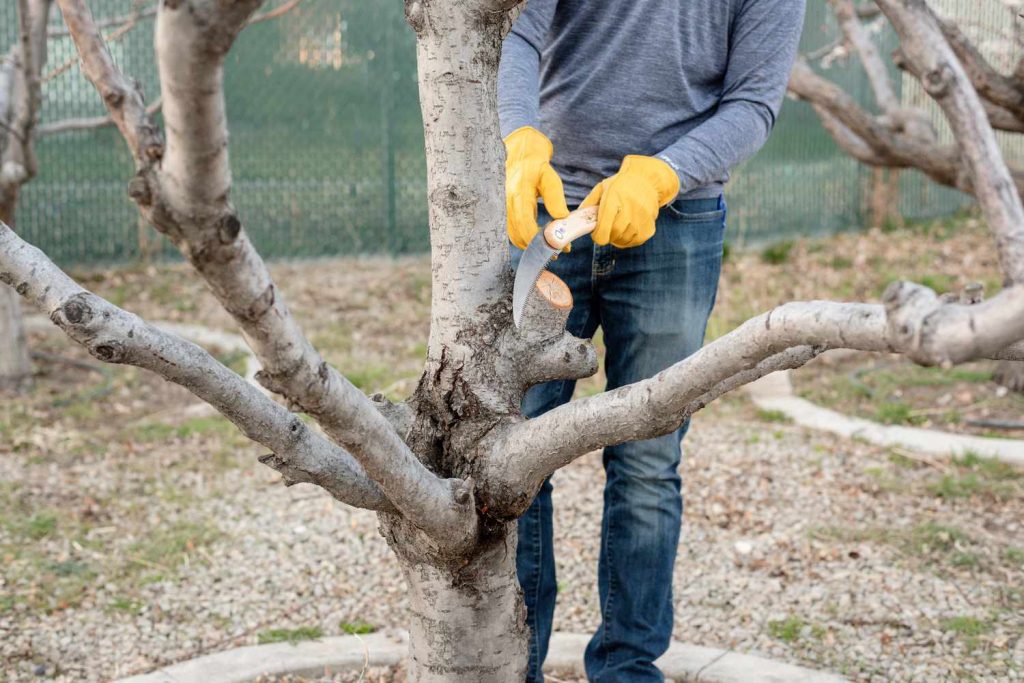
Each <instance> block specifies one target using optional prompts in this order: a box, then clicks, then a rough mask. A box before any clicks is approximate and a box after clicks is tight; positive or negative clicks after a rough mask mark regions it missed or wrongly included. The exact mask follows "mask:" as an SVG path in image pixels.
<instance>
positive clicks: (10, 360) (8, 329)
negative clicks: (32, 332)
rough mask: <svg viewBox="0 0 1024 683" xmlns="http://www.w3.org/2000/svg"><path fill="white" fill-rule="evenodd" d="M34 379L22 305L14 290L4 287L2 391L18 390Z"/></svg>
mask: <svg viewBox="0 0 1024 683" xmlns="http://www.w3.org/2000/svg"><path fill="white" fill-rule="evenodd" d="M31 376H32V362H31V360H30V358H29V353H28V344H26V343H25V328H24V325H23V324H22V320H21V303H20V302H19V300H18V294H17V293H16V292H15V291H14V289H13V288H11V287H8V286H7V285H4V284H0V389H7V388H18V387H19V386H21V385H23V384H24V383H25V382H27V381H28V379H29V378H30V377H31Z"/></svg>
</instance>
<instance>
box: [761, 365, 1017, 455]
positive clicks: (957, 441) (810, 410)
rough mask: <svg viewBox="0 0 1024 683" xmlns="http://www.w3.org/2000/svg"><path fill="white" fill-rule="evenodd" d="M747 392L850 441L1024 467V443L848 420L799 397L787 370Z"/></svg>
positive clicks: (802, 422)
mask: <svg viewBox="0 0 1024 683" xmlns="http://www.w3.org/2000/svg"><path fill="white" fill-rule="evenodd" d="M747 393H748V394H749V396H750V398H751V400H752V401H753V402H754V405H756V406H757V407H758V408H761V409H762V410H776V411H778V412H780V413H782V414H783V415H785V416H786V417H788V418H790V419H791V420H793V422H795V423H796V424H798V425H800V426H801V427H807V428H808V429H817V430H820V431H825V432H831V433H832V434H838V435H839V436H842V437H845V438H848V439H853V438H856V439H863V440H864V441H867V442H869V443H873V444H875V445H878V446H901V447H903V448H908V449H910V450H913V451H917V452H919V453H928V454H931V455H942V456H956V455H964V454H965V453H968V452H970V453H975V454H977V455H980V456H984V457H987V458H995V459H997V460H1001V461H1003V462H1006V463H1010V464H1012V465H1018V466H1024V440H1020V439H997V438H992V437H986V436H971V435H968V434H951V433H949V432H939V431H935V430H932V429H921V428H920V427H898V426H895V425H883V424H879V423H877V422H872V421H870V420H864V419H861V418H858V417H849V416H847V415H844V414H842V413H838V412H836V411H834V410H829V409H828V408H823V407H821V406H819V405H817V404H815V403H811V402H810V401H808V400H806V399H803V398H800V397H799V396H797V395H796V394H795V393H794V392H793V383H792V381H791V380H790V377H789V371H788V370H783V371H781V372H775V373H772V374H770V375H766V376H764V377H762V378H761V379H759V380H757V381H756V382H752V383H751V384H748V385H747Z"/></svg>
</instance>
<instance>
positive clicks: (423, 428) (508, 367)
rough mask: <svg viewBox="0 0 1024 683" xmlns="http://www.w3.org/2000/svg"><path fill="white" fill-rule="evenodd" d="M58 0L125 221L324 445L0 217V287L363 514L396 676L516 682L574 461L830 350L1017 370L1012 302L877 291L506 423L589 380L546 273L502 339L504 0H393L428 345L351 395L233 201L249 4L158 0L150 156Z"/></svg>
mask: <svg viewBox="0 0 1024 683" xmlns="http://www.w3.org/2000/svg"><path fill="white" fill-rule="evenodd" d="M903 1H904V2H906V3H908V4H911V3H913V1H914V0H903ZM58 2H59V4H60V7H61V10H62V12H63V15H64V19H65V23H66V25H67V28H68V31H69V33H70V35H71V36H72V38H73V39H74V41H75V44H76V46H77V48H78V51H79V55H80V56H81V58H82V63H83V69H84V73H85V74H86V75H87V77H88V78H89V79H90V80H91V81H92V82H93V84H94V85H95V86H96V88H97V90H98V91H99V93H100V95H101V97H102V99H103V101H104V102H105V104H106V106H107V109H108V112H109V115H110V118H111V120H112V121H113V122H114V123H115V124H116V125H117V126H118V128H119V130H120V131H121V133H122V135H123V137H124V138H125V141H126V142H127V144H128V146H129V149H130V150H131V153H132V156H133V158H134V160H135V168H136V172H135V175H134V177H133V178H132V179H131V181H130V182H129V194H130V195H131V196H132V197H133V198H134V199H135V201H136V203H137V204H138V206H139V209H140V212H141V214H142V215H143V216H144V217H145V218H146V219H147V220H149V221H150V222H151V223H152V224H153V225H154V226H155V227H156V229H158V230H160V231H161V232H163V233H164V234H166V235H167V236H168V237H169V238H170V239H171V240H172V241H173V242H174V244H175V245H176V246H177V247H178V248H179V250H180V251H181V253H182V254H183V255H184V257H185V258H186V259H187V260H188V261H189V262H190V263H191V264H192V266H193V267H194V268H195V270H196V271H197V272H198V273H199V274H200V275H201V276H202V277H203V278H204V279H205V280H206V282H207V283H208V284H209V286H210V289H211V291H212V292H213V294H214V295H215V296H216V297H217V298H218V299H219V300H220V302H221V303H222V305H223V306H224V308H225V309H226V310H227V311H228V312H229V313H230V314H231V315H232V317H233V318H234V320H235V322H236V323H237V324H238V325H239V327H240V328H241V329H242V331H243V333H244V335H245V337H246V340H247V341H248V343H249V344H250V346H251V347H252V349H253V351H254V353H255V354H256V355H257V357H258V358H259V360H260V362H261V364H262V366H263V370H262V372H261V373H260V374H259V380H260V381H261V382H262V383H263V384H264V386H266V387H267V388H268V389H270V390H272V391H273V392H275V393H277V394H279V395H280V396H281V397H282V398H284V399H285V400H286V401H287V404H288V406H289V408H290V409H291V410H293V411H296V412H304V413H306V414H308V415H310V416H311V417H313V418H314V419H315V420H316V422H317V423H318V424H319V425H320V426H321V427H322V428H323V431H324V433H325V434H326V437H321V436H319V435H317V434H316V433H314V432H313V431H312V430H310V429H309V428H307V427H306V426H305V424H304V423H303V421H302V420H300V419H298V418H297V417H295V416H293V415H292V414H291V413H290V412H289V410H288V409H286V408H284V407H282V406H281V405H280V404H278V403H276V402H275V401H273V400H271V399H269V398H267V397H266V396H264V395H263V394H262V393H260V392H259V391H256V390H255V389H253V388H252V387H251V386H249V385H248V384H246V383H245V382H244V381H243V380H242V379H241V378H239V377H237V376H235V375H234V374H233V373H231V372H230V371H229V370H227V369H226V368H224V367H223V366H222V365H220V364H219V363H218V362H217V361H216V360H215V359H213V358H212V357H211V356H210V355H209V354H207V353H205V352H204V351H202V350H201V349H199V348H197V347H195V346H194V345H192V344H189V343H188V342H185V341H183V340H181V339H178V338H176V337H174V336H173V335H170V334H167V333H164V332H160V331H159V330H156V329H155V328H153V327H151V326H149V325H147V324H146V323H145V322H144V321H142V320H141V319H139V318H138V317H136V316H134V315H132V314H130V313H128V312H126V311H122V310H120V309H118V308H117V307H115V306H113V305H112V304H110V303H108V302H106V301H103V300H102V299H101V298H99V297H97V296H95V295H93V294H91V293H89V292H86V291H85V290H83V289H82V288H81V287H79V286H78V285H77V284H75V283H74V282H73V281H72V280H71V279H70V278H68V277H67V276H66V275H64V274H63V273H61V272H60V271H59V269H57V268H56V266H54V265H53V264H52V263H51V262H50V261H49V260H48V259H47V258H46V256H45V255H44V254H42V253H41V252H40V251H39V250H37V249H35V248H34V247H32V246H30V245H28V244H26V243H25V242H24V241H22V240H21V239H20V238H18V236H17V235H15V234H14V233H13V231H11V230H10V229H8V228H7V227H6V226H3V225H2V224H0V282H3V283H6V284H7V285H10V286H11V287H12V288H13V289H14V290H15V291H17V292H18V293H20V294H21V295H23V296H24V297H26V298H27V299H28V300H29V301H30V302H32V304H33V305H37V306H39V307H41V308H42V309H44V310H45V311H47V312H48V313H49V315H50V317H51V319H52V320H53V322H54V323H55V324H56V325H58V326H59V327H61V328H62V329H63V330H64V331H65V332H66V333H67V334H68V335H69V336H70V337H71V338H72V339H74V340H75V341H77V342H79V343H80V344H82V345H83V346H84V347H85V348H86V349H88V351H89V352H90V353H92V354H93V355H94V356H96V357H97V358H100V359H101V360H104V361H108V362H112V363H126V364H131V365H135V366H138V367H142V368H146V369H148V370H151V371H153V372H156V373H158V374H159V375H161V376H163V377H165V378H166V379H168V380H170V381H173V382H176V383H178V384H180V385H182V386H183V387H185V388H187V389H189V390H190V391H192V392H193V393H194V394H196V395H197V396H199V397H200V398H202V399H204V400H206V401H208V402H209V403H210V404H211V405H213V406H214V407H216V408H217V409H218V410H219V411H221V412H222V413H223V414H224V415H225V416H226V417H227V418H228V419H229V420H231V421H232V422H233V423H234V424H235V425H237V426H238V427H239V429H240V430H242V432H243V433H245V434H246V435H247V436H248V437H249V438H251V439H253V440H254V441H257V442H258V443H260V444H262V445H264V446H265V447H266V448H268V449H270V450H271V453H269V454H268V455H266V456H263V457H262V458H261V459H260V460H261V462H263V463H264V464H266V465H268V466H270V467H273V468H275V469H277V470H278V471H280V472H281V473H282V475H283V476H284V479H285V481H286V483H297V482H304V483H312V484H315V485H318V486H321V487H323V488H324V489H326V490H327V491H329V492H330V493H331V494H332V495H333V496H335V497H336V498H337V499H338V500H341V501H343V502H346V503H348V504H350V505H355V506H359V507H364V508H367V509H371V510H376V511H377V512H378V514H379V516H380V522H381V531H382V533H383V535H384V537H385V538H386V539H387V541H388V543H389V545H390V546H391V548H392V549H393V550H394V553H395V556H396V558H397V560H398V562H399V564H400V566H401V568H402V571H403V574H404V576H405V578H406V580H407V582H408V584H409V593H410V596H411V600H410V604H411V621H410V628H409V631H410V635H411V638H410V668H409V671H410V680H412V681H415V682H431V683H433V682H442V681H443V682H446V683H463V682H465V683H470V682H472V683H480V682H495V683H507V682H508V681H515V680H522V678H523V676H524V673H525V668H526V652H527V637H528V631H527V627H526V625H525V608H524V605H523V601H522V597H521V592H520V589H519V587H518V585H517V582H516V576H515V551H516V548H515V545H516V533H515V532H516V521H515V520H516V519H517V518H518V517H519V515H521V514H522V512H523V511H524V510H525V509H526V507H527V506H528V505H529V502H530V500H531V499H532V498H533V496H534V495H535V494H536V492H537V489H538V488H539V486H540V484H541V482H543V481H544V479H545V478H546V477H547V476H549V475H550V474H551V473H552V472H554V471H555V470H556V469H557V468H558V467H561V466H563V465H565V464H567V463H569V462H571V461H572V460H573V459H574V458H577V457H579V456H581V455H583V454H584V453H586V452H588V451H590V450H593V449H597V448H601V447H604V446H608V445H613V444H617V443H621V442H623V441H625V440H628V439H634V438H649V437H652V436H655V435H658V434H664V433H667V432H669V431H671V430H672V429H675V428H676V427H677V426H678V425H679V424H681V423H682V421H683V420H684V419H686V418H687V417H688V416H689V415H691V414H693V413H694V412H696V411H698V410H700V409H701V408H702V407H703V406H705V405H707V404H708V403H709V402H710V401H713V400H714V399H716V398H717V397H719V396H721V395H722V394H723V393H725V392H727V391H730V390H732V389H735V388H736V387H739V386H742V385H743V384H745V383H747V382H750V381H752V380H754V379H756V378H757V377H760V376H762V375H764V374H767V373H769V372H772V371H774V370H778V369H782V368H791V367H799V366H800V365H802V364H804V363H806V362H808V361H809V360H810V359H811V358H813V357H814V356H816V355H817V354H819V353H821V352H822V351H823V350H824V349H827V348H856V349H863V350H869V351H886V352H900V353H905V354H907V355H908V356H910V357H911V358H913V359H915V360H916V361H918V362H921V363H926V364H951V363H957V362H963V361H966V360H971V359H974V358H979V357H987V358H1011V359H1024V341H1022V340H1024V286H1019V285H1018V286H1010V287H1007V288H1006V289H1004V290H1003V291H1002V292H1001V293H1000V294H999V295H998V296H997V297H995V298H994V299H992V300H990V301H988V302H974V301H973V300H971V301H969V302H967V303H955V302H949V301H947V300H945V299H942V298H939V297H937V296H936V295H935V293H934V292H932V291H931V290H929V289H927V288H925V287H921V286H918V285H913V284H910V283H896V284H894V285H893V286H891V287H890V289H889V290H888V292H887V294H886V297H885V304H884V306H883V305H868V304H838V303H831V302H793V303H789V304H785V305H783V306H779V307H777V308H775V309H773V310H772V311H769V312H767V313H764V314H762V315H761V316H758V317H756V318H753V319H752V320H750V321H748V322H747V323H745V324H744V325H742V326H740V327H739V328H737V329H736V330H735V331H733V332H731V333H730V334H728V335H725V336H724V337H722V338H720V339H718V340H716V341H715V342H713V343H711V344H709V345H708V346H706V347H705V348H704V349H702V350H701V351H700V352H699V353H698V354H696V355H694V356H692V357H691V358H689V359H687V360H685V361H683V362H681V363H679V364H677V365H675V366H673V367H671V368H669V369H667V370H666V371H664V372H662V373H660V374H659V375H657V376H655V377H653V378H651V379H649V380H645V381H643V382H639V383H637V384H634V385H630V386H627V387H623V388H620V389H618V390H616V391H613V392H608V393H606V394H602V395H599V396H595V397H591V398H588V399H585V400H580V401H576V402H572V403H570V404H567V405H565V406H563V407H562V408H559V409H557V410H555V411H552V412H551V413H548V414H547V415H545V416H544V417H542V418H539V419H536V420H525V419H524V418H523V416H522V415H521V413H520V410H519V406H520V401H521V399H522V396H523V394H524V392H525V391H526V389H528V388H529V387H530V386H531V385H533V384H536V383H538V382H542V381H546V380H551V379H559V378H580V377H584V376H588V375H590V374H593V373H594V372H595V371H596V369H597V361H596V354H595V352H594V349H593V347H592V346H591V345H590V344H589V343H588V342H586V341H584V340H580V339H576V338H574V337H572V336H571V335H569V334H568V333H567V332H566V331H565V322H566V318H567V316H568V312H569V310H570V309H571V302H572V299H571V295H570V293H569V291H568V288H567V287H566V286H565V284H564V283H562V282H561V281H560V280H558V278H556V277H554V276H553V275H550V274H549V275H546V276H544V277H542V278H541V280H540V282H539V283H538V286H537V288H536V289H535V290H534V295H533V296H532V297H531V299H530V301H529V303H528V306H527V310H526V313H525V314H524V319H523V324H522V326H521V328H518V329H517V328H516V327H515V326H514V325H513V323H512V314H511V286H512V273H511V269H510V266H509V255H508V249H507V243H506V239H505V229H504V225H505V216H504V201H503V199H502V191H503V178H502V177H501V169H502V167H503V164H502V157H501V153H502V151H501V150H502V146H501V141H500V137H499V133H498V121H497V107H496V97H495V95H496V75H497V67H498V56H499V52H500V46H501V40H502V38H503V36H504V34H505V32H506V31H507V29H508V26H509V22H510V18H511V16H512V14H513V13H514V12H515V11H516V10H517V7H516V4H517V3H516V2H515V1H514V0H409V2H407V4H406V14H407V17H408V20H409V23H410V25H411V26H412V28H413V29H414V31H415V33H416V36H417V42H418V58H419V83H420V94H421V103H422V110H423V120H424V135H425V141H426V150H427V163H428V201H429V217H430V236H431V262H432V271H433V275H432V296H433V307H432V311H431V330H430V339H429V344H428V349H427V357H426V359H425V361H424V372H423V374H422V376H421V378H420V381H419V383H418V385H417V388H416V390H415V392H414V393H413V395H412V396H411V397H409V398H408V399H407V400H406V401H403V402H401V403H399V404H392V403H390V402H388V401H386V400H384V399H383V398H382V397H371V398H367V397H365V396H364V395H362V394H361V393H360V392H359V391H357V390H356V389H355V387H354V386H352V385H351V383H349V382H348V381H347V380H346V379H345V377H344V375H343V374H342V372H340V371H338V370H336V369H334V368H332V367H330V366H329V365H328V364H327V363H325V362H324V360H323V359H322V358H321V356H320V355H319V353H318V352H317V351H316V350H315V349H314V348H313V346H312V345H311V344H310V343H309V341H308V340H307V339H306V337H305V336H304V335H303V333H302V331H301V329H300V327H299V325H298V323H297V322H296V320H295V319H294V318H293V317H292V316H291V314H290V312H289V309H288V306H287V304H286V302H285V298H284V295H283V293H282V292H281V291H280V290H279V289H278V288H277V287H276V286H275V284H274V282H273V281H272V279H271V277H270V274H269V271H268V270H267V267H266V265H265V264H264V262H263V261H262V259H261V258H260V256H259V255H258V254H257V253H256V251H255V249H254V248H253V246H252V244H251V242H250V241H249V239H248V237H247V236H246V233H245V230H244V227H243V225H242V220H241V218H240V217H239V215H238V213H237V212H236V211H235V210H234V208H233V207H232V206H231V204H230V201H229V193H230V186H231V176H230V167H229V159H228V153H227V116H226V109H225V102H224V96H223V88H222V74H223V63H224V56H225V54H226V53H227V51H228V50H229V49H230V47H231V44H232V42H233V40H234V38H235V36H236V35H237V34H238V32H239V31H240V30H241V28H242V27H243V26H245V25H246V22H247V21H248V20H249V17H250V16H251V15H252V13H253V12H254V11H255V10H256V8H257V7H258V5H259V4H260V3H259V1H258V0H239V1H237V2H233V3H225V2H223V1H222V0H164V2H163V4H162V5H161V8H160V10H159V13H158V16H157V25H156V51H157V59H158V63H159V67H160V74H161V87H162V99H163V103H164V108H163V113H164V118H165V121H166V142H165V140H164V137H163V135H162V134H161V131H160V130H159V129H158V128H157V127H156V126H155V125H154V124H153V122H152V121H151V119H150V117H149V113H148V112H147V109H146V105H145V102H144V101H143V98H142V96H141V93H140V92H139V90H138V89H137V87H136V85H135V83H134V82H133V81H132V80H130V79H129V78H126V77H125V76H124V75H123V74H121V73H120V71H118V69H117V67H116V65H115V64H114V61H113V59H112V58H111V56H110V54H109V52H108V51H107V49H106V47H105V45H104V43H103V41H102V39H101V37H100V33H99V28H98V27H97V25H96V23H95V22H94V21H93V19H92V16H91V14H90V13H89V10H88V8H87V7H86V4H85V0H58ZM949 87H950V88H951V89H952V90H955V91H957V92H959V89H960V88H961V85H960V83H959V81H957V80H956V79H954V80H953V81H951V83H950V84H949ZM957 97H959V95H957ZM968 165H969V168H968V172H967V176H968V179H969V181H970V182H975V183H976V182H980V181H981V180H985V181H986V182H988V181H989V180H991V177H992V176H991V175H990V174H989V175H986V173H987V172H986V171H984V170H983V169H980V168H977V166H978V159H977V158H975V157H971V158H970V159H969V161H968ZM1011 194H1012V193H1011ZM1007 201H1009V197H1008V195H1007V194H1006V193H997V194H994V195H992V197H991V199H990V200H989V201H987V202H985V203H983V204H984V206H985V210H986V215H988V214H989V213H991V214H992V217H993V218H996V217H998V216H999V215H1004V216H1009V215H1011V214H1012V212H1013V211H1014V210H1015V209H1014V208H1013V207H1005V206H1001V203H1005V202H1007ZM997 204H1000V205H997ZM1000 212H1002V213H1000ZM993 227H994V229H995V231H996V233H997V235H998V236H999V249H1000V252H1001V253H1002V254H1003V255H1004V258H1005V260H1006V261H1007V262H1008V263H1016V260H1017V259H1019V258H1021V257H1022V254H1021V249H1022V244H1021V242H1022V241H1024V240H1022V236H1021V235H1020V234H1019V232H1015V231H1014V230H1012V229H1008V228H1007V229H1005V230H1003V229H1001V228H999V227H998V226H996V225H995V223H994V222H993Z"/></svg>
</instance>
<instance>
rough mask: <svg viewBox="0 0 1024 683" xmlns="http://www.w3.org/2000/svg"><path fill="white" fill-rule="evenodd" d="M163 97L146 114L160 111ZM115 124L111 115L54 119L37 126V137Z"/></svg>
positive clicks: (154, 102)
mask: <svg viewBox="0 0 1024 683" xmlns="http://www.w3.org/2000/svg"><path fill="white" fill-rule="evenodd" d="M161 102H162V100H161V98H160V97H157V98H156V100H154V101H153V103H152V104H151V105H149V106H148V107H146V114H148V115H149V116H153V115H154V114H156V113H157V112H158V111H160V105H161ZM114 124H115V121H114V117H113V116H111V115H109V114H108V115H106V116H87V117H82V118H77V119H64V120H62V121H53V122H52V123H44V124H42V125H40V126H38V127H37V128H36V136H37V137H45V136H47V135H58V134H60V133H70V132H74V131H79V130H95V129H97V128H106V127H107V126H112V125H114Z"/></svg>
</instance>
